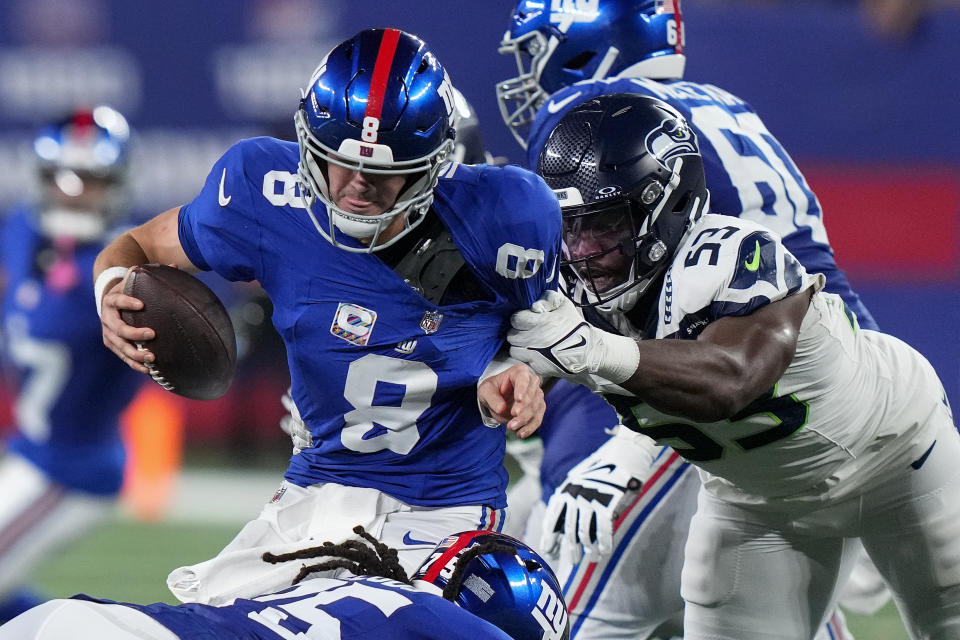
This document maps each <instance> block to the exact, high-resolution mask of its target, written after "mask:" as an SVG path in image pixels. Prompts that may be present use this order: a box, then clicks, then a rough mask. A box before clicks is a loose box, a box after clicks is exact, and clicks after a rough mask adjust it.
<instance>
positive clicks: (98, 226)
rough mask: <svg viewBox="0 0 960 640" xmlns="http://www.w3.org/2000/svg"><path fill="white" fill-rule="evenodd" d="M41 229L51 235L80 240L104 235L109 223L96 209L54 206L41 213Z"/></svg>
mask: <svg viewBox="0 0 960 640" xmlns="http://www.w3.org/2000/svg"><path fill="white" fill-rule="evenodd" d="M40 230H41V231H42V232H43V234H44V235H46V236H49V237H51V238H52V237H57V236H70V237H71V238H76V239H77V240H78V241H80V242H89V241H92V240H97V239H98V238H101V237H103V234H104V233H106V230H107V223H106V220H104V218H103V215H102V214H100V213H98V212H96V211H80V210H77V209H65V208H63V207H53V208H51V209H47V210H46V211H43V212H42V213H41V214H40Z"/></svg>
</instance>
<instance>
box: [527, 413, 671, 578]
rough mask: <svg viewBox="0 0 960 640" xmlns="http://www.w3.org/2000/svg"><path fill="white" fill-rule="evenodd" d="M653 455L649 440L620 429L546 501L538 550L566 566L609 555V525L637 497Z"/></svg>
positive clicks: (569, 473)
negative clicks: (565, 563)
mask: <svg viewBox="0 0 960 640" xmlns="http://www.w3.org/2000/svg"><path fill="white" fill-rule="evenodd" d="M655 453H656V446H655V445H654V442H653V440H651V439H650V438H648V437H646V436H643V435H640V434H639V433H636V432H634V431H630V430H629V429H627V428H626V427H624V426H623V425H619V426H618V427H617V428H616V430H615V431H614V435H613V437H612V438H610V439H609V440H608V441H607V442H605V443H604V444H603V446H601V447H600V448H599V449H597V450H596V451H595V452H594V453H593V454H592V455H590V456H589V457H587V458H586V459H585V460H583V461H582V462H580V464H578V465H577V466H575V467H574V468H573V469H571V470H570V471H569V472H568V473H567V479H566V480H565V481H564V482H563V484H561V485H560V486H559V487H557V489H556V491H554V492H553V495H552V496H551V497H550V502H548V503H547V511H546V514H545V516H544V520H543V525H544V526H543V536H542V539H541V541H540V545H541V547H540V548H541V549H543V550H544V551H545V552H547V553H549V554H553V555H556V554H557V553H558V551H559V555H560V558H561V559H563V560H564V561H566V562H570V563H571V564H576V563H578V562H580V560H581V559H582V558H583V554H584V552H586V554H587V557H588V559H598V558H599V557H603V556H606V555H609V554H610V553H611V552H612V551H613V523H614V522H616V520H617V518H619V517H620V515H621V514H622V513H623V512H624V510H625V509H626V508H627V507H629V506H630V505H631V504H632V503H633V501H634V500H635V499H636V498H637V496H638V495H639V494H640V489H641V487H642V486H643V483H644V482H645V481H646V480H647V478H649V476H650V465H651V463H652V462H653V458H654V455H655Z"/></svg>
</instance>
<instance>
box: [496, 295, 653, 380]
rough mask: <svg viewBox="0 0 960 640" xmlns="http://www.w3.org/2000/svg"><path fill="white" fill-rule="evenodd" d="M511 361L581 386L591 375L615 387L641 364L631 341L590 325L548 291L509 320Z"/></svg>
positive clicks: (561, 298)
mask: <svg viewBox="0 0 960 640" xmlns="http://www.w3.org/2000/svg"><path fill="white" fill-rule="evenodd" d="M510 324H511V326H512V328H511V329H510V331H509V333H508V334H507V342H509V343H510V357H512V358H516V359H517V360H520V361H521V362H526V363H527V364H528V365H530V368H531V369H533V370H534V371H535V372H536V373H537V374H539V375H541V376H548V377H555V378H568V379H572V380H576V381H582V379H585V378H587V377H588V376H589V374H596V375H598V376H600V377H601V378H604V379H606V380H609V381H611V382H614V383H617V384H619V383H621V382H623V381H625V380H627V379H628V378H630V377H631V376H632V375H633V374H634V372H636V370H637V365H638V364H639V362H640V351H639V348H638V347H637V343H636V341H635V340H634V339H633V338H628V337H626V336H619V335H616V334H613V333H607V332H606V331H602V330H600V329H597V328H596V327H594V326H592V325H591V324H589V323H588V322H587V321H586V320H584V319H583V316H581V315H580V312H579V311H578V310H577V308H576V307H575V306H574V304H573V303H572V302H570V300H569V298H567V297H566V296H565V295H563V294H562V293H560V292H559V291H547V292H545V293H544V294H543V296H542V297H541V298H540V299H539V300H537V301H536V302H534V303H533V305H532V306H531V307H530V308H529V309H526V310H524V311H518V312H516V313H515V314H513V316H512V317H511V318H510Z"/></svg>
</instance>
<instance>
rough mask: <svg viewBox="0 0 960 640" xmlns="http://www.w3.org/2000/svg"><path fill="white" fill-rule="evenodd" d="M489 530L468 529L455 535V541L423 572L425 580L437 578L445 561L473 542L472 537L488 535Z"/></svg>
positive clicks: (445, 563)
mask: <svg viewBox="0 0 960 640" xmlns="http://www.w3.org/2000/svg"><path fill="white" fill-rule="evenodd" d="M489 534H490V532H489V531H486V530H484V531H468V532H466V533H461V534H460V535H459V536H458V537H457V541H456V542H454V543H453V544H452V545H450V548H449V549H447V550H446V551H444V552H443V553H442V554H441V555H440V557H439V558H437V559H436V561H435V562H434V563H433V564H431V565H430V568H429V569H427V572H426V573H425V574H423V579H424V580H426V581H427V582H433V581H434V580H436V579H437V576H439V575H440V572H441V571H443V568H444V567H445V566H447V563H448V562H450V561H451V560H452V559H453V558H455V557H456V556H457V554H458V553H460V552H461V551H463V550H464V549H465V548H467V547H468V546H470V543H471V542H473V539H474V538H476V537H478V536H485V535H489Z"/></svg>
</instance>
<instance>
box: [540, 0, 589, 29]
mask: <svg viewBox="0 0 960 640" xmlns="http://www.w3.org/2000/svg"><path fill="white" fill-rule="evenodd" d="M599 16H600V0H552V2H551V5H550V22H558V23H560V24H561V26H560V31H566V30H567V29H568V28H570V24H572V23H574V22H593V21H594V20H596V19H597V18H598V17H599ZM564 24H566V27H564V26H562V25H564Z"/></svg>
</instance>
